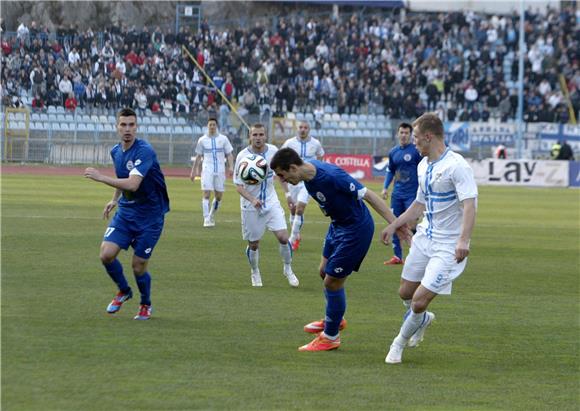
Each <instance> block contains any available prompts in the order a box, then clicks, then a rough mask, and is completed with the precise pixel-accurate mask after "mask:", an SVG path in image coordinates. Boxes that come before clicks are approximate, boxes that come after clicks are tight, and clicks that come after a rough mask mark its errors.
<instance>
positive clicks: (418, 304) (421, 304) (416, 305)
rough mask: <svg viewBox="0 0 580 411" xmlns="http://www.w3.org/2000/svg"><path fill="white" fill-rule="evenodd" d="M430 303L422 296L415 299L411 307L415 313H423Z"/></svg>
mask: <svg viewBox="0 0 580 411" xmlns="http://www.w3.org/2000/svg"><path fill="white" fill-rule="evenodd" d="M428 305H429V302H428V301H427V300H425V299H422V298H421V299H418V300H413V302H412V303H411V309H412V310H413V312H414V313H422V312H424V311H425V310H427V306H428Z"/></svg>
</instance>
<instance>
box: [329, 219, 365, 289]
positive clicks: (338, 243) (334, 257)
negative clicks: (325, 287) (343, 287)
mask: <svg viewBox="0 0 580 411" xmlns="http://www.w3.org/2000/svg"><path fill="white" fill-rule="evenodd" d="M374 233H375V224H374V222H373V219H372V218H368V219H367V220H366V221H365V222H364V223H362V224H359V225H356V226H354V227H347V228H345V227H341V226H336V225H334V224H330V227H328V232H327V233H326V239H325V240H324V248H323V250H322V256H323V257H324V258H326V259H328V261H327V263H326V269H325V270H324V272H325V273H326V274H328V275H330V276H331V277H336V278H344V277H346V276H348V275H350V273H352V272H353V271H358V269H359V268H360V265H361V264H362V262H363V260H364V258H365V256H366V255H367V252H368V251H369V248H370V246H371V242H372V241H373V235H374Z"/></svg>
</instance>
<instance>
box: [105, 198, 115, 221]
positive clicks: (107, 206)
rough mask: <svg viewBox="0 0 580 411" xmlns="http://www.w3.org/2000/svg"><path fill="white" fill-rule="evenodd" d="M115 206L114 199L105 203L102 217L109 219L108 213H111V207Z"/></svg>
mask: <svg viewBox="0 0 580 411" xmlns="http://www.w3.org/2000/svg"><path fill="white" fill-rule="evenodd" d="M116 206H117V202H116V201H113V200H111V201H109V202H108V203H107V204H106V205H105V209H104V210H103V219H105V220H108V219H109V214H110V213H111V211H113V209H114V208H115V207H116Z"/></svg>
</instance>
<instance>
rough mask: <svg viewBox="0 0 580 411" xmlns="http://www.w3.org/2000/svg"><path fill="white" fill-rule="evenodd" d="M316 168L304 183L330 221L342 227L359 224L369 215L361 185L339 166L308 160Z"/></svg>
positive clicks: (369, 216)
mask: <svg viewBox="0 0 580 411" xmlns="http://www.w3.org/2000/svg"><path fill="white" fill-rule="evenodd" d="M309 162H310V163H311V164H312V165H314V166H315V167H316V175H315V176H314V178H313V179H312V180H310V181H305V182H304V185H305V186H306V189H307V190H308V193H309V194H310V195H311V196H312V197H313V198H314V199H315V200H316V202H317V203H318V205H319V206H320V209H321V210H322V212H323V213H324V214H325V215H327V216H328V217H330V218H331V219H332V222H333V223H335V224H338V225H342V226H352V225H355V226H356V225H357V224H360V223H362V222H364V221H366V220H367V219H369V218H371V219H372V217H371V215H370V212H369V210H368V208H367V207H366V205H365V204H364V202H363V201H362V199H360V193H361V190H363V189H364V186H363V185H362V184H361V183H359V182H358V181H356V180H355V179H354V178H352V177H351V176H350V175H349V174H348V173H347V172H346V171H344V170H343V169H342V168H340V167H338V166H335V165H333V164H329V163H324V162H321V161H318V160H311V161H309Z"/></svg>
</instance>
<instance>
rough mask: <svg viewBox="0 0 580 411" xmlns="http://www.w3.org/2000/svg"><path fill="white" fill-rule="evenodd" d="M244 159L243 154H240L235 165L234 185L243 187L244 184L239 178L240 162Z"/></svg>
mask: <svg viewBox="0 0 580 411" xmlns="http://www.w3.org/2000/svg"><path fill="white" fill-rule="evenodd" d="M241 159H242V152H240V153H239V154H238V155H237V157H236V163H235V165H234V184H236V185H243V184H244V182H243V181H242V180H240V178H239V177H238V166H239V164H240V160H241Z"/></svg>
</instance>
